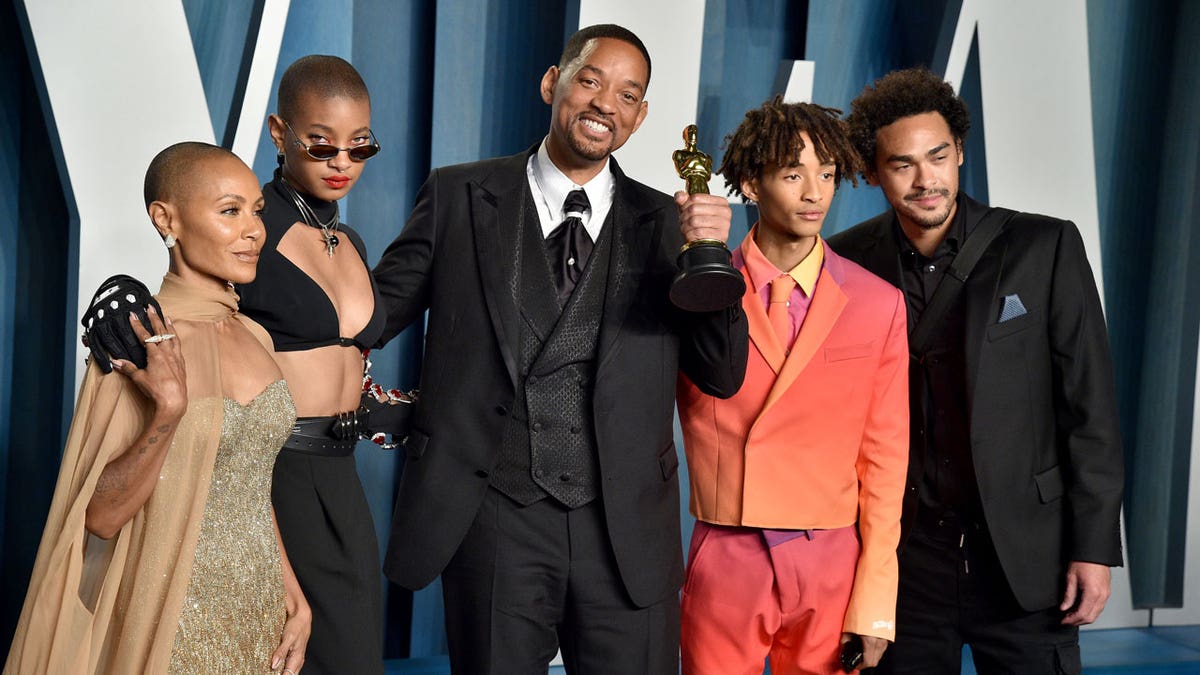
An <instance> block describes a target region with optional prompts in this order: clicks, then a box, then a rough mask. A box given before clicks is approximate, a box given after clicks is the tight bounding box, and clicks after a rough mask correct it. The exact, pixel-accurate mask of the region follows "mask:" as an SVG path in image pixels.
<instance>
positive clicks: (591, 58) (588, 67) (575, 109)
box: [541, 38, 649, 184]
mask: <svg viewBox="0 0 1200 675" xmlns="http://www.w3.org/2000/svg"><path fill="white" fill-rule="evenodd" d="M648 70H649V69H648V67H647V64H646V59H645V58H644V57H643V56H642V53H641V52H640V51H638V49H637V47H634V46H633V45H631V44H629V43H628V42H625V41H623V40H617V39H615V38H596V39H594V40H592V41H591V42H589V43H588V44H587V46H586V47H584V49H583V51H582V53H580V55H579V57H578V58H576V59H575V60H574V61H572V62H571V63H569V64H567V66H566V67H565V68H563V69H562V70H561V71H560V70H559V69H558V67H557V66H551V67H550V69H549V70H547V71H546V74H545V75H543V76H542V87H541V91H542V100H543V101H545V102H546V103H549V104H550V105H551V113H550V114H551V119H550V134H549V136H548V140H547V148H546V150H547V153H548V154H549V155H550V159H551V161H553V162H554V164H555V166H557V167H558V168H559V170H560V171H562V172H563V173H564V174H566V175H567V176H568V177H569V178H571V179H572V180H574V181H575V182H576V183H580V184H582V183H585V182H587V180H588V179H590V178H591V177H592V176H595V175H596V173H598V172H599V171H600V169H601V167H603V165H604V161H605V160H606V159H607V158H608V156H609V155H610V154H612V153H613V152H614V151H615V150H617V149H618V148H620V147H621V146H622V145H624V144H625V141H627V140H629V136H630V135H631V134H633V132H634V131H637V128H638V127H639V126H641V124H642V120H644V119H645V118H646V110H647V106H646V101H645V100H644V96H645V95H646V83H647V81H648V79H649V77H648ZM580 179H582V180H580Z"/></svg>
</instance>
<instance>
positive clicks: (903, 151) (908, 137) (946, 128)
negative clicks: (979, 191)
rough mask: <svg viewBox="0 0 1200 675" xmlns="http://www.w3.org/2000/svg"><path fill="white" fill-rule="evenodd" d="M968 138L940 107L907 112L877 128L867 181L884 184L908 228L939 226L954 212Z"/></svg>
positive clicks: (907, 229)
mask: <svg viewBox="0 0 1200 675" xmlns="http://www.w3.org/2000/svg"><path fill="white" fill-rule="evenodd" d="M962 163H963V154H962V141H961V140H957V139H955V138H954V136H953V135H952V134H951V132H950V125H948V124H947V123H946V120H945V118H943V117H942V116H941V114H939V113H936V112H927V113H921V114H920V115H911V116H909V117H901V118H900V119H898V120H896V121H895V122H892V123H891V124H889V125H887V126H884V127H880V128H879V130H878V131H876V132H875V162H874V165H873V167H871V170H870V171H868V172H867V182H869V183H871V184H872V185H878V186H879V187H880V188H881V189H882V190H883V194H884V196H885V197H887V200H888V203H890V204H891V205H892V208H894V209H896V214H897V215H898V216H899V218H900V225H901V227H903V228H904V229H905V231H908V232H916V231H918V230H937V229H939V228H942V227H945V226H948V225H949V224H950V222H951V220H952V219H953V218H954V211H955V200H956V199H957V197H958V167H960V166H962Z"/></svg>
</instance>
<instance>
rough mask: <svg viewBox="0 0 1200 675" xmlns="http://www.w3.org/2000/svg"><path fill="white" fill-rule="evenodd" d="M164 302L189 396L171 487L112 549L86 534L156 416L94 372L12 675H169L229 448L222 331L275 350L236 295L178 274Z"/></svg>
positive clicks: (127, 389) (129, 388)
mask: <svg viewBox="0 0 1200 675" xmlns="http://www.w3.org/2000/svg"><path fill="white" fill-rule="evenodd" d="M157 297H158V301H159V303H160V304H161V305H162V308H163V313H164V314H166V315H167V316H169V317H171V319H172V321H173V322H174V324H175V328H176V333H177V334H179V336H180V348H181V349H182V350H183V355H184V364H185V368H186V371H187V388H188V409H187V413H186V414H185V415H184V416H183V419H182V420H181V421H180V423H179V427H178V430H177V431H176V432H175V438H174V440H173V442H172V444H171V447H170V448H169V449H168V451H167V455H166V459H165V461H164V462H163V467H162V471H161V475H160V483H159V485H158V486H157V487H156V488H155V490H154V492H153V493H152V494H151V496H150V499H149V500H148V501H147V502H146V505H145V506H144V507H143V508H142V509H141V510H140V511H139V512H138V513H137V515H136V516H134V518H133V520H131V521H130V522H128V523H126V524H125V526H124V527H123V528H121V531H120V532H119V533H118V534H117V535H116V536H115V537H113V538H112V539H110V540H107V541H105V540H101V539H99V538H97V537H95V536H93V535H91V534H89V533H88V532H87V531H86V530H85V529H84V513H85V511H86V509H87V505H88V501H89V500H90V499H91V496H92V494H93V492H94V490H95V487H96V481H97V479H98V478H99V477H100V472H101V470H102V469H103V468H104V466H105V465H106V464H107V463H108V462H109V460H111V459H112V458H113V457H115V456H116V455H117V454H119V453H121V452H122V451H124V450H125V449H126V448H128V447H129V446H130V444H131V443H132V442H133V441H134V440H135V439H136V438H137V437H138V435H139V434H140V433H141V431H142V429H143V428H144V426H145V425H146V424H147V423H148V422H149V419H150V413H151V410H150V408H149V405H148V401H147V399H146V398H145V397H144V396H143V395H142V394H141V392H140V391H139V390H138V388H137V387H136V386H135V385H134V384H133V383H132V382H130V381H129V379H128V378H126V377H123V376H121V375H117V374H113V375H103V374H102V373H101V372H100V370H99V369H98V368H97V367H96V365H95V364H92V365H90V366H88V370H87V374H86V376H85V377H84V380H83V386H82V387H81V389H80V391H79V399H78V401H77V403H76V405H75V418H74V420H73V421H72V423H71V430H70V433H69V434H68V437H67V445H66V449H65V450H64V452H63V459H62V465H61V468H60V469H59V476H58V483H57V485H56V486H55V489H54V499H53V501H52V502H51V505H50V513H49V515H48V516H47V518H46V529H45V531H44V532H43V534H42V541H41V545H40V546H39V548H38V554H37V560H36V562H35V563H34V568H33V576H32V578H31V579H30V582H29V591H28V594H27V595H26V596H25V605H24V607H23V608H22V610H21V618H20V621H19V622H18V624H17V629H16V633H15V635H14V637H13V643H12V648H11V650H10V651H9V654H8V661H7V663H6V665H5V667H4V674H5V675H44V674H45V673H55V674H60V673H61V674H64V675H75V674H80V675H82V674H90V673H165V672H166V671H167V666H168V663H169V662H170V658H171V650H172V647H173V646H174V640H175V630H176V628H177V626H178V617H179V612H180V609H181V606H182V603H183V599H184V595H185V593H186V592H187V587H188V581H189V579H190V578H191V571H192V560H193V556H194V553H195V549H196V540H197V537H198V536H199V532H200V522H201V520H202V517H203V515H204V504H205V501H206V500H207V498H208V488H209V480H210V478H211V476H212V468H213V460H214V457H215V456H216V452H217V444H218V442H219V440H220V433H221V421H222V390H221V368H220V362H219V360H218V358H219V354H218V347H217V322H220V321H223V320H228V319H230V318H233V319H234V320H238V321H241V322H242V323H244V324H246V325H247V327H249V328H250V329H251V332H252V333H254V335H255V336H256V337H258V338H259V340H260V341H263V342H264V344H266V345H269V344H270V343H269V342H267V340H269V338H268V337H267V336H266V333H265V331H263V329H262V328H261V327H260V326H258V324H255V323H253V322H252V321H250V320H249V319H246V318H244V317H242V316H241V315H239V314H236V311H237V295H235V294H234V292H233V291H232V290H227V291H224V292H222V291H216V290H210V289H205V288H198V287H196V286H192V285H189V284H187V283H185V282H184V281H182V280H181V279H180V278H179V277H178V276H175V275H173V274H168V275H167V276H166V277H165V278H164V279H163V283H162V288H161V290H160V291H159V293H158V296H157ZM268 348H269V347H268ZM232 590H233V589H231V592H232ZM264 666H265V664H264Z"/></svg>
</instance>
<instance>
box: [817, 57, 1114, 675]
mask: <svg viewBox="0 0 1200 675" xmlns="http://www.w3.org/2000/svg"><path fill="white" fill-rule="evenodd" d="M848 122H849V125H850V130H851V136H852V139H853V140H854V142H855V144H856V146H857V147H858V150H859V152H860V153H861V154H862V156H863V160H864V163H865V166H866V167H867V169H866V171H865V176H866V178H867V181H868V182H869V183H870V184H872V185H878V186H879V187H880V188H882V189H883V193H884V195H885V196H886V197H887V200H888V202H889V203H890V204H891V205H892V208H891V209H889V210H888V211H887V212H886V213H883V214H881V215H879V216H876V217H875V218H872V219H871V220H868V221H866V222H864V223H861V224H859V225H857V226H856V227H854V228H852V229H850V230H847V231H846V232H843V233H841V234H839V235H837V236H834V237H832V238H830V240H829V244H830V245H831V246H832V247H833V248H834V250H836V251H837V252H838V253H840V254H841V255H843V256H845V257H847V258H850V259H851V260H854V261H855V262H858V263H859V264H861V265H863V266H864V267H866V268H867V269H868V270H870V271H872V272H874V273H875V274H877V275H879V276H880V277H883V278H884V279H886V280H888V281H890V282H892V283H893V284H895V285H896V286H897V287H899V288H901V289H902V290H903V291H904V295H905V299H906V301H907V304H908V312H909V329H910V331H913V328H914V326H916V325H917V324H918V322H919V321H920V319H921V317H922V315H923V313H924V312H925V311H926V310H927V309H930V308H932V307H934V306H935V305H936V304H939V303H935V302H934V291H935V289H936V288H937V287H938V285H939V284H944V283H950V284H952V285H953V284H954V279H953V278H952V277H951V276H950V275H949V274H947V271H948V270H949V269H950V266H951V265H952V263H954V262H955V260H956V256H957V255H958V253H959V251H960V250H963V249H964V248H965V247H967V246H968V242H970V241H971V237H972V236H974V235H976V234H979V236H980V237H981V239H980V240H979V241H983V240H985V238H986V236H987V231H988V230H989V229H991V226H990V225H985V224H984V221H985V216H987V214H989V213H990V212H993V211H997V210H995V209H989V208H988V207H987V206H985V205H983V204H980V203H979V202H976V201H975V200H973V199H971V198H970V197H968V196H966V195H964V194H962V193H960V192H959V191H958V171H959V166H961V165H962V161H963V137H964V136H965V134H966V132H967V128H968V125H969V123H968V119H967V110H966V106H965V105H964V104H963V102H962V99H960V98H959V97H958V96H956V95H955V94H954V91H953V89H952V88H951V87H950V85H948V84H947V83H945V82H943V81H942V80H941V79H940V78H938V77H937V76H935V75H933V74H932V73H930V72H929V71H928V70H924V69H913V70H906V71H899V72H895V73H891V74H889V75H887V76H885V77H883V78H881V79H880V80H878V81H877V82H876V83H875V85H874V87H868V88H866V89H865V90H864V91H863V93H862V94H860V95H859V97H858V98H856V99H855V100H854V102H853V103H852V104H851V112H850V115H849V117H848ZM1031 161H1032V160H1031ZM1010 215H1011V218H1010V219H1008V220H1007V221H1005V218H1006V217H1008V216H1010ZM987 219H988V220H991V221H992V222H993V223H996V224H998V223H1003V225H1002V226H1001V229H1000V230H999V231H998V234H996V236H995V238H994V239H992V240H991V243H990V245H988V246H986V248H984V249H982V250H983V254H982V257H981V258H979V260H978V263H977V265H976V266H975V268H974V271H973V272H971V273H970V274H969V277H968V278H967V280H966V282H965V283H964V284H963V285H962V287H961V290H960V291H959V292H958V293H957V294H956V295H953V296H952V297H953V298H954V299H953V301H952V302H950V304H948V305H947V307H948V308H947V309H946V310H945V311H944V313H942V314H941V319H940V320H939V321H937V322H936V324H935V326H934V330H933V332H932V333H931V335H932V337H931V338H930V339H929V340H928V341H927V342H926V345H925V347H924V348H923V349H920V346H919V345H913V346H916V347H917V348H918V349H920V352H919V353H917V352H914V356H913V359H912V361H911V365H910V403H911V406H910V409H911V411H912V425H911V429H912V436H911V446H910V451H909V472H908V487H907V490H906V493H905V502H904V515H903V520H902V531H903V533H902V537H901V548H900V593H899V600H898V607H897V617H896V643H895V645H894V646H893V647H892V648H891V649H889V650H888V651H887V654H886V655H885V657H884V662H883V663H882V664H881V665H880V668H879V670H880V671H881V672H886V673H921V674H922V675H928V674H930V673H958V672H959V666H960V662H961V651H962V645H963V643H967V644H970V646H971V650H972V653H973V655H974V658H975V665H976V667H977V668H978V670H979V672H981V673H999V672H1005V673H1078V672H1079V671H1080V663H1079V633H1078V630H1079V629H1078V627H1079V626H1080V625H1083V624H1087V623H1091V622H1092V621H1094V620H1095V619H1096V617H1097V616H1099V614H1100V612H1101V610H1102V609H1103V608H1104V603H1105V602H1106V600H1107V599H1108V594H1109V566H1114V565H1120V564H1121V538H1120V529H1119V519H1120V509H1121V489H1122V459H1121V446H1120V436H1119V433H1118V429H1117V411H1116V402H1115V395H1114V389H1113V378H1112V365H1111V362H1110V357H1109V350H1108V339H1107V336H1106V333H1105V326H1104V316H1103V314H1102V311H1101V307H1100V298H1099V296H1098V294H1097V292H1096V286H1095V281H1094V278H1093V276H1092V271H1091V268H1090V267H1089V266H1088V262H1087V258H1086V256H1085V253H1084V248H1083V242H1082V240H1081V238H1080V235H1079V232H1078V230H1077V229H1076V228H1075V226H1074V225H1073V224H1072V223H1070V222H1068V221H1064V220H1058V219H1055V218H1048V217H1045V216H1036V215H1031V214H1023V213H1016V214H1013V212H1009V211H1006V210H1000V211H999V212H998V213H996V214H995V215H992V216H988V218H987ZM962 257H963V259H966V258H969V257H970V255H969V254H968V253H966V252H964V255H963V256H962ZM936 313H937V312H936V311H935V310H931V311H930V314H936ZM917 332H920V329H918V331H917ZM914 337H915V336H914Z"/></svg>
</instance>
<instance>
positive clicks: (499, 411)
mask: <svg viewBox="0 0 1200 675" xmlns="http://www.w3.org/2000/svg"><path fill="white" fill-rule="evenodd" d="M496 414H497V415H499V416H501V417H504V416H505V415H507V414H508V408H505V407H504V406H502V405H498V406H496Z"/></svg>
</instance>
